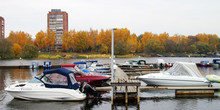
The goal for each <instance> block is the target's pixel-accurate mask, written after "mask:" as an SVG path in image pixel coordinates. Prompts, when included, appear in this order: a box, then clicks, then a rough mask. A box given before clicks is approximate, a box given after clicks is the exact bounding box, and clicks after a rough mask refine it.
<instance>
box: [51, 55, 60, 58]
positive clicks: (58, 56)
mask: <svg viewBox="0 0 220 110" xmlns="http://www.w3.org/2000/svg"><path fill="white" fill-rule="evenodd" d="M60 58H62V57H61V56H60V55H56V56H51V57H50V59H60Z"/></svg>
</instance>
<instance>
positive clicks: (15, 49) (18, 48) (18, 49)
mask: <svg viewBox="0 0 220 110" xmlns="http://www.w3.org/2000/svg"><path fill="white" fill-rule="evenodd" d="M12 49H13V52H14V54H15V56H18V55H19V54H20V53H21V50H22V48H21V46H20V45H19V44H17V43H14V44H13V47H12Z"/></svg>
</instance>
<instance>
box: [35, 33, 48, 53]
mask: <svg viewBox="0 0 220 110" xmlns="http://www.w3.org/2000/svg"><path fill="white" fill-rule="evenodd" d="M35 37H36V38H35V42H36V45H37V47H38V49H39V50H42V49H44V48H46V38H47V33H46V32H44V31H42V30H41V31H40V32H38V33H37V34H36V36H35Z"/></svg>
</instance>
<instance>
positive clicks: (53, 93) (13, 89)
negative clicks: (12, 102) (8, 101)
mask: <svg viewBox="0 0 220 110" xmlns="http://www.w3.org/2000/svg"><path fill="white" fill-rule="evenodd" d="M5 90H6V91H7V92H8V93H10V94H11V95H12V96H14V98H19V99H25V100H49V101H79V100H84V99H85V98H86V95H85V94H84V93H82V92H80V90H79V84H78V82H77V81H76V79H75V76H74V74H73V72H72V71H70V70H67V69H65V68H58V69H52V70H45V71H44V72H43V73H42V74H41V75H40V76H37V77H35V78H33V79H31V80H30V81H28V82H25V83H17V84H13V85H11V86H9V87H7V88H6V89H5Z"/></svg>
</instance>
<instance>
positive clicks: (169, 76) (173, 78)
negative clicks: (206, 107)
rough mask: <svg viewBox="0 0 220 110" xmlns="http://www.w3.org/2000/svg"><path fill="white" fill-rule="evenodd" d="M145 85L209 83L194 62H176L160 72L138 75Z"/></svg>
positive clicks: (198, 84) (196, 84) (195, 84)
mask: <svg viewBox="0 0 220 110" xmlns="http://www.w3.org/2000/svg"><path fill="white" fill-rule="evenodd" d="M137 78H138V79H140V80H141V81H143V82H145V83H146V84H147V85H156V86H167V85H168V86H203V85H207V86H208V85H209V84H210V82H209V81H208V80H206V79H205V78H204V77H203V76H202V75H201V73H200V72H199V70H198V68H197V66H196V64H195V63H186V62H176V63H175V64H174V65H173V66H172V67H171V68H170V69H168V70H167V71H165V72H161V73H151V74H147V75H143V76H138V77H137Z"/></svg>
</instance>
